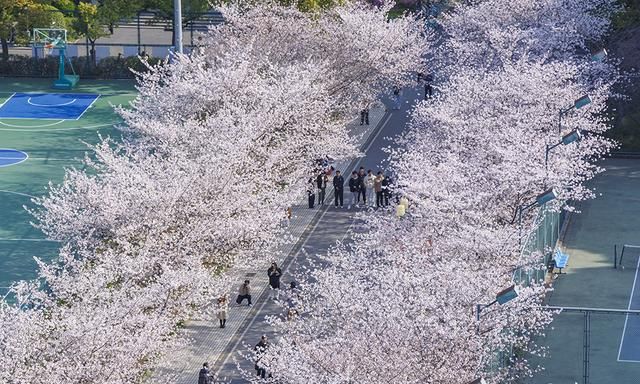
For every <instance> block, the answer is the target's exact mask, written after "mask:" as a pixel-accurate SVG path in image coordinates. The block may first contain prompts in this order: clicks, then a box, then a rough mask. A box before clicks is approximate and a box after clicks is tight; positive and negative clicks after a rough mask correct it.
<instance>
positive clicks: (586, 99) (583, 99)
mask: <svg viewBox="0 0 640 384" xmlns="http://www.w3.org/2000/svg"><path fill="white" fill-rule="evenodd" d="M589 104H591V97H589V95H584V96H582V97H581V98H579V99H578V100H576V101H575V102H574V103H573V106H574V107H575V108H576V109H580V108H582V107H584V106H585V105H589Z"/></svg>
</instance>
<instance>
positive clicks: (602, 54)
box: [591, 48, 609, 62]
mask: <svg viewBox="0 0 640 384" xmlns="http://www.w3.org/2000/svg"><path fill="white" fill-rule="evenodd" d="M608 55H609V53H607V50H606V49H604V48H602V49H601V50H599V51H598V52H595V53H593V54H591V61H600V62H601V61H604V59H606V58H607V56H608Z"/></svg>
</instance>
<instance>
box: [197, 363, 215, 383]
mask: <svg viewBox="0 0 640 384" xmlns="http://www.w3.org/2000/svg"><path fill="white" fill-rule="evenodd" d="M212 383H213V376H212V375H211V371H209V363H204V364H202V369H200V373H199V374H198V384H212Z"/></svg>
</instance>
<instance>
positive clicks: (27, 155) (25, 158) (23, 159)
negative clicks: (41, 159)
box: [0, 148, 29, 168]
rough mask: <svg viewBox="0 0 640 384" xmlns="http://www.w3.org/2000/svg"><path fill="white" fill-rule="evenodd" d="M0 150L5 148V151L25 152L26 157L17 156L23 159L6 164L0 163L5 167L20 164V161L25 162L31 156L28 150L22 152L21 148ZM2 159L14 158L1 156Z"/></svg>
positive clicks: (1, 166) (0, 165) (0, 166)
mask: <svg viewBox="0 0 640 384" xmlns="http://www.w3.org/2000/svg"><path fill="white" fill-rule="evenodd" d="M0 150H3V151H14V152H20V153H23V154H24V158H16V159H22V160H20V161H18V162H17V163H11V164H4V165H3V164H0V168H3V167H10V166H12V165H18V164H20V163H24V162H25V161H27V159H28V158H29V154H28V153H26V152H22V151H19V150H17V149H13V148H0ZM0 159H9V160H11V159H12V158H9V157H0Z"/></svg>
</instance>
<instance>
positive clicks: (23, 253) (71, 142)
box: [0, 78, 136, 295]
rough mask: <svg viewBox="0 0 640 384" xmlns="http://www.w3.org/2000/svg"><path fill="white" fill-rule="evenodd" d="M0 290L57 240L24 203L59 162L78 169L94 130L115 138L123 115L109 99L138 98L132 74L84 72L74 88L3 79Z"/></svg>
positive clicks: (53, 175) (59, 175)
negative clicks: (92, 76)
mask: <svg viewBox="0 0 640 384" xmlns="http://www.w3.org/2000/svg"><path fill="white" fill-rule="evenodd" d="M0 90H2V91H1V92H0V214H1V215H2V216H1V217H2V218H1V219H0V287H3V288H0V295H3V294H4V292H6V287H7V286H9V285H10V284H11V282H12V281H15V280H17V279H25V278H33V277H35V272H36V271H35V268H36V263H35V261H34V260H33V257H34V256H37V257H39V258H42V259H45V260H49V259H51V258H52V257H54V256H55V255H56V254H57V249H58V246H59V244H57V243H55V242H51V241H47V240H46V239H45V238H44V235H43V234H42V233H41V232H40V231H39V230H38V229H36V228H34V227H33V226H32V225H31V224H30V222H31V221H33V217H32V216H31V215H30V214H29V213H28V212H27V211H26V210H25V207H27V208H34V207H35V205H34V204H33V203H32V202H31V199H32V198H34V197H39V196H42V195H44V194H46V187H47V185H48V183H49V182H52V183H53V184H58V183H60V182H61V181H62V180H63V177H64V169H65V168H69V167H77V168H81V167H82V166H83V165H82V162H81V159H82V158H84V156H85V155H87V156H89V157H91V156H92V153H91V149H90V148H89V147H88V146H87V144H94V143H97V142H98V140H99V137H98V135H102V136H103V137H106V136H111V137H116V138H117V137H118V136H119V133H118V131H117V130H116V129H114V128H113V126H114V124H118V123H119V122H121V119H120V118H119V117H118V116H117V114H116V113H115V112H114V111H113V107H112V105H127V103H128V102H129V101H131V100H133V99H134V98H135V95H136V90H135V88H134V84H133V81H131V80H122V81H119V80H118V81H94V80H86V79H81V80H80V82H79V83H78V84H77V86H76V87H75V88H74V89H72V90H60V91H58V90H54V89H52V79H3V78H0Z"/></svg>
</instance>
